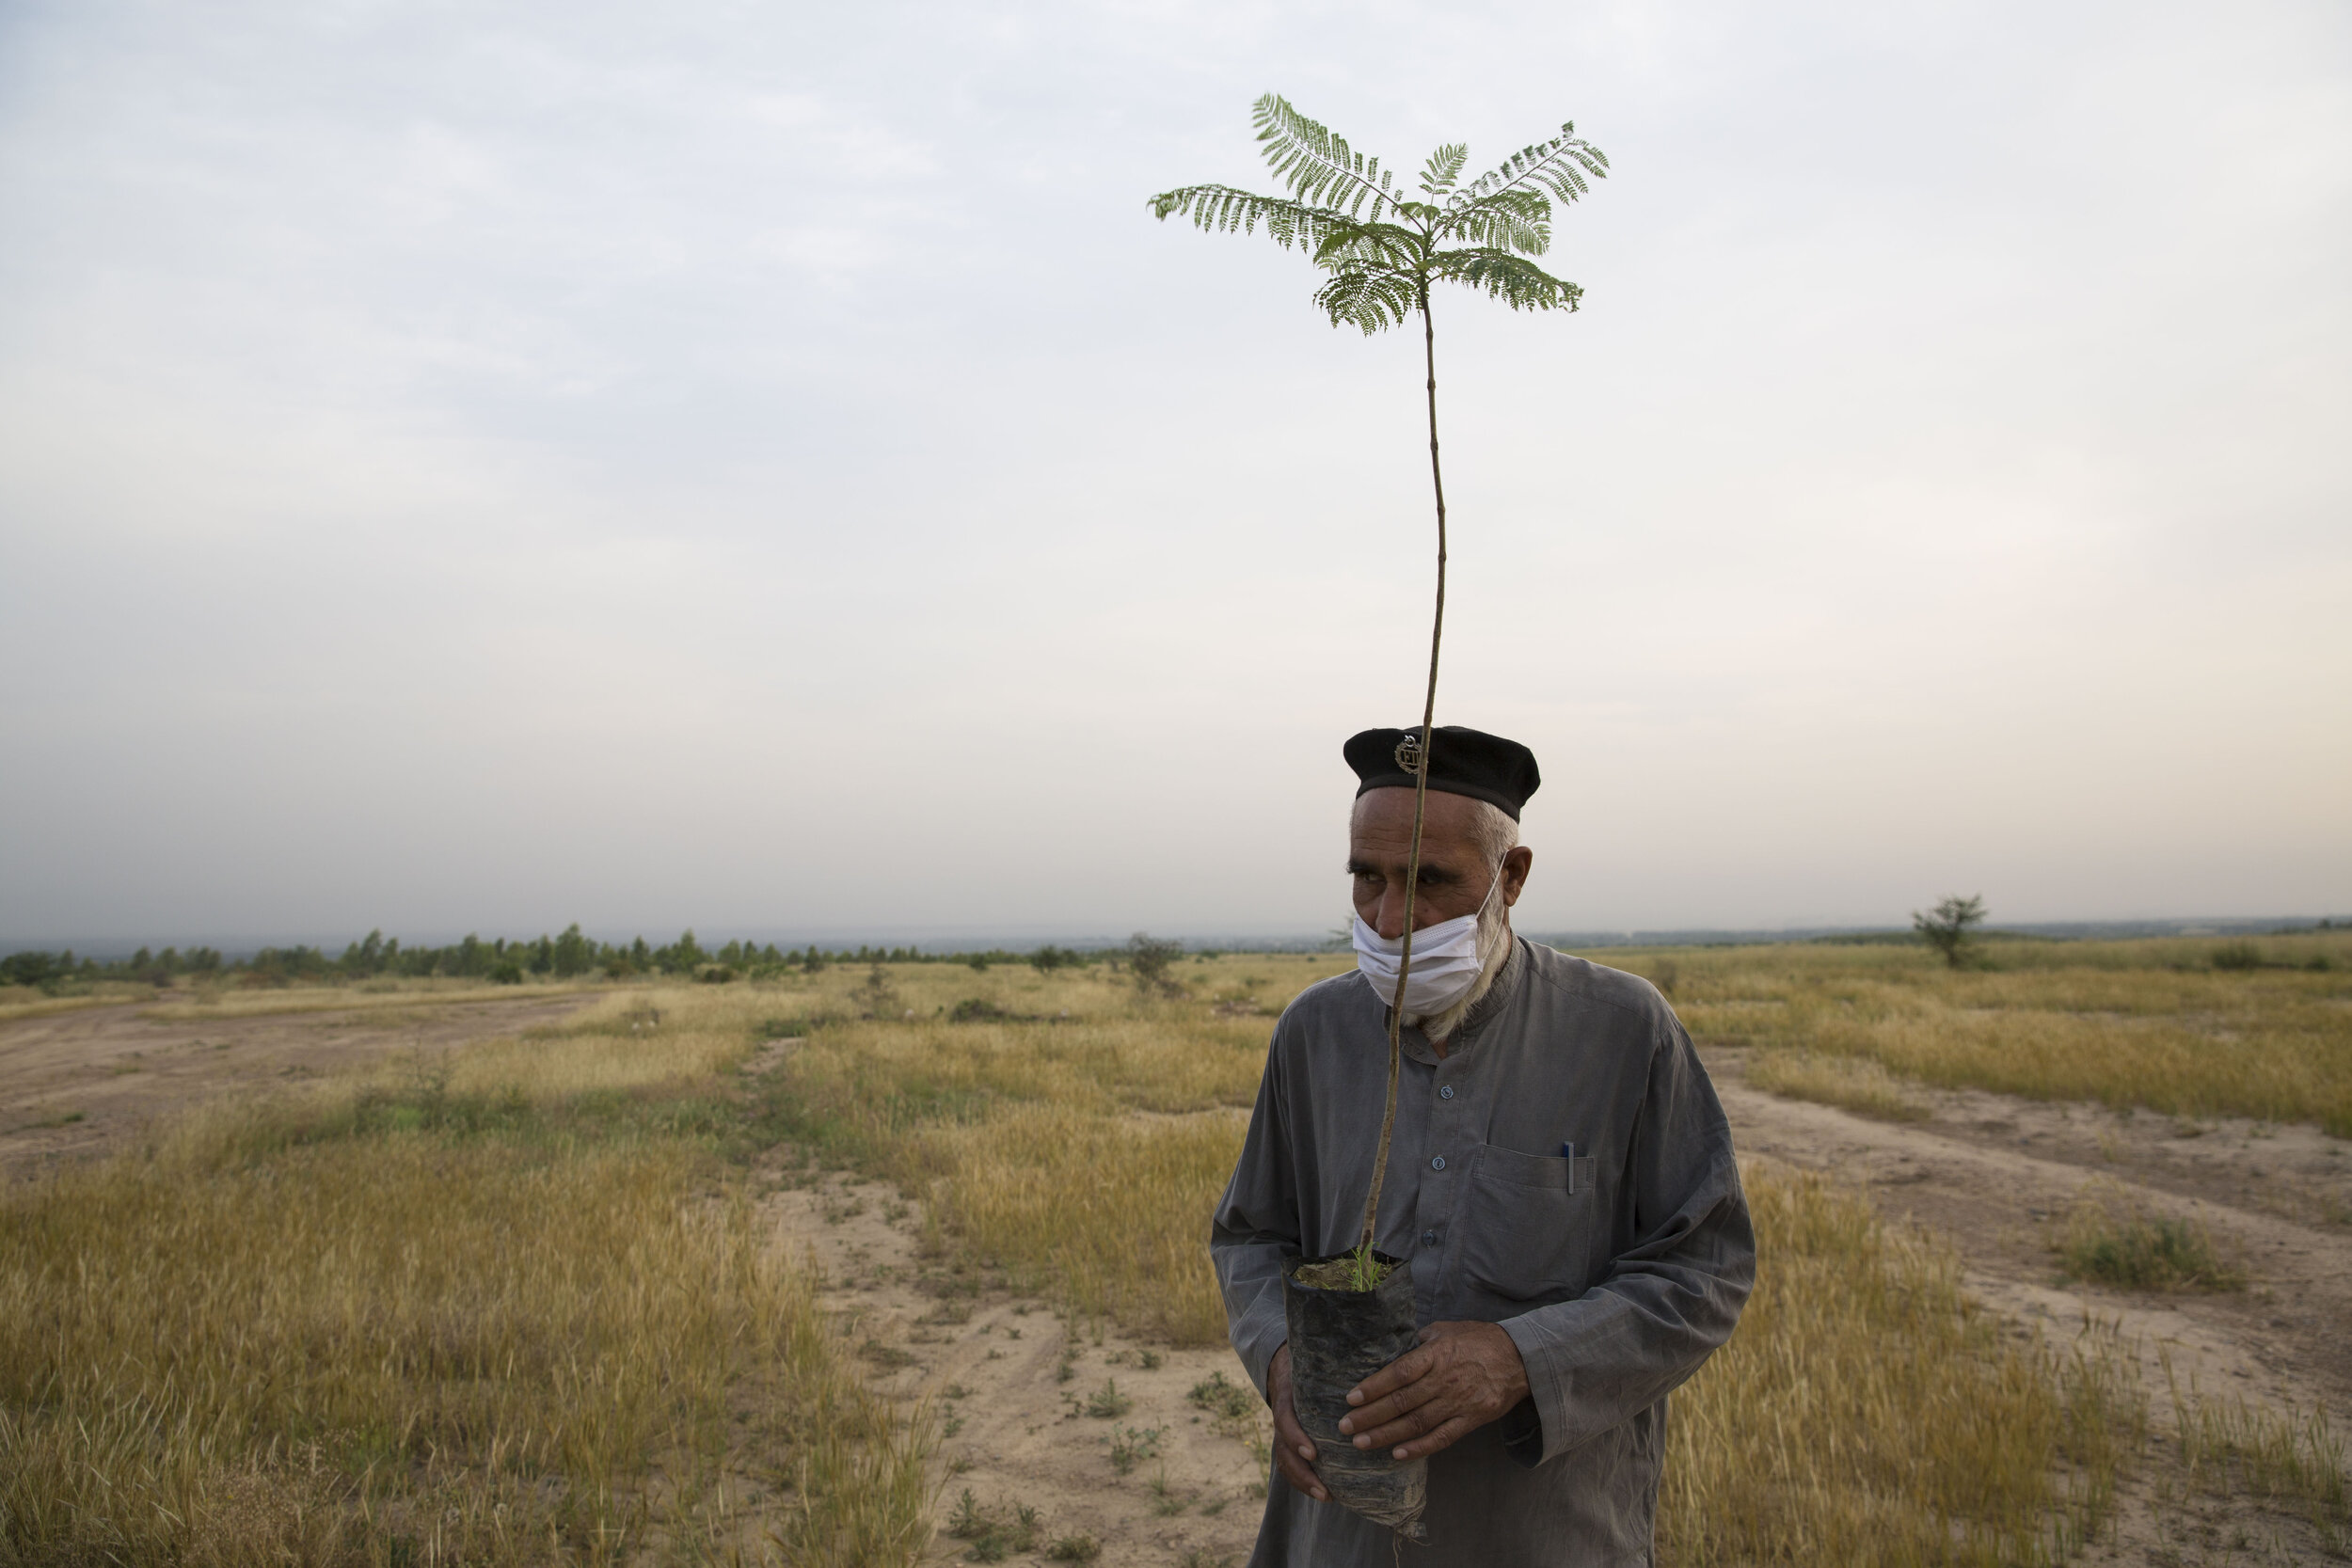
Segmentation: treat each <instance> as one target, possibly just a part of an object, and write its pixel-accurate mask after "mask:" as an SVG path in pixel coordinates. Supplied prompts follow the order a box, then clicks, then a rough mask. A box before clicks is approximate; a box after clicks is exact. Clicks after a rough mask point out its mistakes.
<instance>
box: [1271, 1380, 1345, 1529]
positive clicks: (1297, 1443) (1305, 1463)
mask: <svg viewBox="0 0 2352 1568" xmlns="http://www.w3.org/2000/svg"><path fill="white" fill-rule="evenodd" d="M1265 1393H1266V1402H1267V1403H1268V1404H1271V1405H1272V1406H1273V1407H1274V1467H1275V1468H1276V1469H1278V1470H1279V1471H1281V1472H1282V1479H1283V1480H1284V1481H1289V1482H1290V1483H1291V1485H1292V1487H1294V1488H1295V1490H1297V1491H1300V1492H1304V1493H1305V1494H1307V1496H1309V1497H1312V1498H1313V1499H1314V1500H1315V1501H1317V1502H1319V1503H1327V1502H1329V1501H1330V1500H1331V1494H1330V1493H1328V1492H1326V1491H1325V1490H1324V1489H1323V1482H1322V1481H1320V1480H1318V1479H1316V1476H1315V1446H1314V1444H1313V1443H1312V1442H1311V1441H1310V1440H1309V1439H1308V1436H1307V1431H1306V1428H1304V1427H1302V1426H1300V1425H1299V1424H1298V1412H1297V1411H1296V1410H1295V1409H1293V1408H1292V1407H1291V1348H1290V1346H1288V1345H1284V1346H1283V1347H1282V1348H1281V1349H1280V1350H1278V1351H1276V1352H1275V1353H1274V1359H1273V1360H1272V1361H1269V1362H1267V1363H1266V1370H1265Z"/></svg>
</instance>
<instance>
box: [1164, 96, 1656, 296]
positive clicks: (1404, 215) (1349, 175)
mask: <svg viewBox="0 0 2352 1568" xmlns="http://www.w3.org/2000/svg"><path fill="white" fill-rule="evenodd" d="M1250 119H1251V123H1252V124H1254V125H1255V126H1256V127H1257V131H1258V142H1259V150H1260V152H1261V153H1262V154H1263V156H1264V158H1265V161H1266V166H1267V167H1268V168H1269V169H1271V170H1272V171H1273V173H1274V177H1275V179H1276V180H1277V181H1279V182H1280V183H1281V184H1282V186H1283V188H1284V189H1285V190H1286V191H1287V192H1288V193H1289V194H1288V195H1286V196H1262V195H1259V194H1258V193H1256V192H1253V191H1245V190H1239V189H1236V188H1235V187H1233V186H1231V185H1184V186H1180V187H1179V188H1177V189H1175V190H1172V191H1163V192H1161V193H1160V194H1159V195H1158V196H1155V197H1153V198H1151V209H1152V216H1154V217H1156V218H1159V219H1161V220H1162V221H1163V222H1165V221H1166V220H1167V219H1168V218H1171V217H1181V218H1186V219H1189V220H1190V221H1191V222H1192V224H1193V225H1194V227H1196V228H1198V229H1200V230H1203V231H1205V232H1209V233H1243V234H1254V233H1256V232H1257V231H1258V230H1260V229H1261V228H1263V229H1264V230H1265V231H1266V234H1267V235H1268V236H1269V237H1270V238H1271V239H1273V240H1274V242H1275V243H1276V244H1278V245H1281V246H1282V247H1283V248H1284V249H1285V250H1287V249H1289V248H1291V247H1292V246H1293V245H1296V246H1298V247H1300V248H1301V249H1303V250H1305V251H1306V253H1307V254H1308V256H1309V257H1310V258H1311V259H1312V260H1313V261H1314V263H1315V265H1316V266H1317V267H1319V268H1321V269H1322V270H1323V271H1324V272H1325V273H1326V274H1327V277H1326V278H1325V280H1324V284H1323V286H1322V287H1321V288H1320V289H1318V290H1316V291H1315V295H1314V303H1315V307H1316V309H1320V310H1322V311H1323V312H1324V313H1325V314H1326V315H1327V316H1329V317H1330V319H1331V325H1334V326H1355V327H1359V328H1360V329H1361V330H1363V331H1365V332H1367V333H1371V332H1379V331H1382V330H1385V329H1386V328H1388V327H1391V326H1398V325H1403V324H1404V322H1405V321H1406V318H1407V317H1409V316H1410V315H1412V314H1413V312H1414V311H1415V310H1417V309H1427V307H1428V301H1429V288H1430V285H1431V284H1432V283H1438V282H1455V283H1463V284H1467V285H1469V286H1470V287H1471V288H1474V289H1478V290H1481V291H1483V292H1485V293H1486V294H1487V295H1489V296H1490V297H1492V298H1495V299H1499V300H1501V301H1502V302H1503V303H1504V304H1506V305H1508V306H1510V307H1511V308H1512V309H1515V310H1573V309H1576V308H1577V302H1578V301H1579V300H1580V299H1581V298H1582V296H1583V291H1582V290H1581V289H1580V288H1578V287H1577V286H1576V285H1575V284H1573V283H1570V282H1568V281H1566V280H1565V279H1564V278H1558V277H1552V276H1551V275H1550V274H1549V273H1548V272H1545V271H1544V270H1543V269H1542V268H1541V267H1538V266H1536V265H1534V262H1533V261H1529V260H1528V258H1530V257H1534V256H1542V255H1544V254H1546V253H1547V252H1549V250H1550V248H1551V221H1552V214H1553V212H1554V209H1555V205H1561V206H1565V205H1566V204H1567V203H1569V202H1572V201H1575V200H1577V199H1578V198H1581V197H1582V196H1583V195H1584V194H1585V193H1586V192H1587V191H1588V190H1589V189H1590V188H1591V182H1592V181H1594V180H1599V179H1604V178H1606V177H1607V175H1608V170H1609V160H1608V158H1607V157H1606V156H1604V155H1603V154H1602V152H1601V150H1600V149H1598V148H1597V147H1594V146H1593V145H1592V144H1591V143H1589V142H1587V141H1585V140H1584V139H1583V138H1582V137H1581V136H1579V135H1576V125H1575V122H1574V121H1569V122H1566V123H1565V124H1563V125H1562V126H1561V127H1560V135H1557V136H1554V137H1552V138H1550V139H1549V140H1548V141H1543V142H1537V143H1535V144H1534V145H1532V146H1529V147H1524V148H1521V149H1520V150H1518V151H1517V152H1514V153H1513V154H1511V156H1510V157H1508V158H1505V159H1504V160H1503V161H1502V163H1501V164H1500V165H1498V166H1495V167H1494V168H1492V169H1490V170H1488V171H1487V172H1486V173H1485V174H1482V175H1480V176H1479V177H1478V178H1477V179H1475V180H1473V181H1471V182H1470V183H1468V184H1463V183H1461V176H1462V170H1463V169H1464V167H1466V166H1468V164H1469V162H1470V149H1469V148H1468V147H1466V146H1464V145H1462V144H1461V143H1458V142H1449V143H1447V144H1446V145H1445V146H1442V147H1440V148H1438V150H1436V151H1435V152H1433V153H1431V154H1430V155H1429V160H1428V162H1427V163H1426V164H1424V165H1423V166H1422V171H1421V178H1420V180H1419V182H1418V185H1419V189H1420V192H1421V194H1422V196H1424V197H1426V198H1428V199H1427V200H1424V201H1416V200H1414V199H1412V198H1410V196H1408V195H1407V194H1406V192H1405V191H1402V190H1400V189H1398V188H1397V185H1396V178H1395V171H1394V170H1393V169H1390V168H1383V167H1382V166H1381V165H1380V160H1379V159H1377V158H1373V157H1367V156H1365V155H1364V154H1363V153H1360V152H1359V151H1357V150H1355V149H1354V148H1352V147H1350V146H1349V145H1348V144H1347V139H1346V138H1345V137H1344V136H1341V135H1337V134H1336V133H1334V132H1333V131H1332V130H1331V128H1330V127H1328V126H1327V125H1325V124H1323V123H1322V122H1321V121H1319V120H1316V119H1311V118H1310V117H1309V116H1307V115H1305V114H1302V113H1301V112H1300V111H1299V110H1298V109H1297V108H1296V107H1295V106H1294V105H1293V104H1292V103H1290V102H1289V101H1288V100H1286V99H1284V98H1283V97H1282V96H1281V95H1280V94H1279V93H1271V92H1270V93H1267V94H1266V95H1265V96H1264V97H1263V98H1261V99H1259V100H1258V102H1257V103H1256V104H1255V105H1254V106H1253V107H1252V109H1251V115H1250Z"/></svg>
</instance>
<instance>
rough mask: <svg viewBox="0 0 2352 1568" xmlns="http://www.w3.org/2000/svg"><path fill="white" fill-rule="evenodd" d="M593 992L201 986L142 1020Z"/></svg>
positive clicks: (462, 986)
mask: <svg viewBox="0 0 2352 1568" xmlns="http://www.w3.org/2000/svg"><path fill="white" fill-rule="evenodd" d="M139 989H140V991H141V993H142V995H143V996H152V995H154V994H155V992H154V991H153V990H151V988H148V987H144V986H143V987H141V988H139ZM596 989H598V988H597V987H596V986H595V985H593V984H590V983H587V982H582V981H550V982H542V981H530V982H526V983H524V984H521V985H514V986H486V985H484V984H482V983H481V982H479V981H475V980H370V981H367V982H364V983H363V984H360V985H357V986H350V985H340V986H290V987H287V988H286V989H284V990H275V989H270V990H243V989H240V988H236V987H230V986H215V985H201V986H198V987H196V988H195V989H194V990H193V992H192V993H191V992H189V991H184V990H176V989H175V990H172V991H171V992H169V993H168V994H169V995H170V996H171V998H172V1000H169V1001H158V1002H156V1003H155V1005H154V1006H151V1007H149V1008H147V1009H146V1011H145V1013H144V1015H143V1016H145V1017H148V1018H152V1019H159V1020H163V1021H165V1022H174V1023H188V1022H204V1021H207V1020H211V1019H217V1018H274V1017H277V1016H278V1015H280V1014H286V1013H322V1012H338V1013H340V1012H353V1013H382V1012H394V1011H398V1010H400V1009H403V1008H407V1007H440V1006H449V1005H451V1004H453V1003H458V1002H519V1001H523V1000H525V999H532V1000H543V999H545V998H547V997H550V996H567V995H571V994H573V993H575V992H578V991H584V990H596Z"/></svg>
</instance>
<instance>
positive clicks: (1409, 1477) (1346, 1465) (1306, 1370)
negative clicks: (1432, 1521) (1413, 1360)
mask: <svg viewBox="0 0 2352 1568" xmlns="http://www.w3.org/2000/svg"><path fill="white" fill-rule="evenodd" d="M1373 1257H1374V1258H1375V1260H1377V1261H1378V1262H1379V1263H1380V1264H1381V1266H1382V1267H1383V1268H1384V1269H1385V1271H1386V1272H1385V1273H1384V1274H1383V1275H1382V1276H1381V1279H1380V1282H1379V1284H1377V1285H1376V1286H1375V1287H1374V1288H1373V1289H1371V1290H1369V1291H1357V1290H1351V1289H1348V1288H1346V1287H1347V1284H1348V1282H1349V1280H1350V1278H1351V1277H1352V1275H1353V1272H1354V1271H1353V1268H1352V1263H1353V1259H1351V1258H1350V1257H1349V1256H1348V1255H1346V1254H1342V1255H1341V1256H1339V1257H1336V1258H1295V1259H1291V1260H1290V1261H1289V1262H1287V1263H1285V1264H1284V1265H1283V1268H1282V1316H1283V1319H1284V1321H1285V1322H1286V1323H1288V1324H1289V1325H1290V1349H1291V1403H1292V1405H1293V1406H1294V1407H1295V1409H1296V1410H1297V1412H1298V1424H1299V1425H1300V1426H1301V1427H1304V1428H1305V1429H1306V1432H1307V1438H1308V1441H1310V1442H1311V1443H1313V1444H1314V1446H1315V1474H1316V1475H1318V1476H1320V1477H1321V1478H1322V1479H1323V1484H1324V1488H1325V1490H1327V1491H1328V1492H1329V1493H1330V1494H1331V1499H1332V1501H1334V1502H1336V1503H1339V1504H1340V1505H1342V1506H1343V1507H1345V1508H1349V1509H1353V1510H1354V1511H1355V1512H1357V1513H1360V1514H1362V1515H1363V1516H1364V1517H1365V1518H1367V1519H1371V1520H1373V1521H1375V1523H1378V1524H1383V1525H1386V1526H1388V1527H1389V1528H1391V1529H1393V1530H1395V1531H1396V1532H1397V1533H1398V1534H1400V1535H1402V1536H1404V1537H1405V1538H1406V1540H1408V1541H1422V1540H1426V1539H1427V1538H1428V1532H1427V1531H1426V1530H1424V1529H1423V1528H1422V1522H1421V1511H1422V1504H1423V1503H1424V1502H1426V1501H1427V1499H1428V1494H1429V1461H1427V1460H1426V1459H1411V1460H1406V1461H1405V1462H1404V1463H1403V1464H1399V1463H1398V1462H1397V1461H1396V1460H1395V1459H1393V1458H1391V1450H1390V1449H1369V1450H1367V1449H1359V1448H1357V1447H1356V1445H1355V1442H1354V1441H1353V1440H1352V1439H1351V1438H1349V1437H1347V1436H1346V1435H1344V1434H1343V1433H1341V1431H1340V1419H1341V1418H1343V1417H1344V1416H1346V1415H1347V1414H1348V1412H1349V1411H1350V1410H1351V1409H1353V1408H1354V1407H1353V1406H1351V1405H1350V1404H1349V1403H1348V1402H1347V1391H1348V1390H1349V1389H1350V1388H1353V1387H1355V1386H1357V1385H1358V1384H1359V1383H1361V1382H1363V1381H1364V1379H1366V1378H1368V1377H1370V1376H1371V1375H1372V1374H1373V1373H1375V1372H1376V1371H1378V1370H1380V1369H1381V1368H1383V1367H1385V1366H1387V1365H1388V1364H1389V1363H1390V1362H1391V1361H1393V1360H1395V1359H1396V1358H1397V1357H1398V1356H1400V1355H1403V1354H1405V1353H1406V1351H1409V1350H1411V1349H1412V1348H1413V1346H1414V1344H1415V1343H1416V1342H1417V1338H1416V1336H1417V1332H1418V1328H1419V1325H1418V1324H1417V1323H1415V1321H1414V1317H1413V1271H1412V1270H1411V1269H1409V1268H1407V1267H1406V1265H1405V1263H1404V1262H1403V1261H1402V1260H1401V1259H1395V1258H1391V1257H1390V1256H1389V1255H1388V1254H1386V1253H1377V1252H1376V1253H1375V1254H1373ZM1332 1265H1338V1266H1337V1267H1336V1268H1335V1267H1333V1266H1332ZM1302 1276H1303V1277H1302ZM1334 1287H1337V1288H1334Z"/></svg>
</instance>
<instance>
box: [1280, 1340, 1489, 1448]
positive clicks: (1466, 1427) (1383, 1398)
mask: <svg viewBox="0 0 2352 1568" xmlns="http://www.w3.org/2000/svg"><path fill="white" fill-rule="evenodd" d="M1284 1354H1285V1355H1287V1354H1288V1347H1285V1348H1284ZM1282 1374H1283V1394H1284V1399H1283V1404H1284V1405H1285V1406H1287V1405H1288V1404H1289V1398H1288V1395H1289V1392H1290V1363H1289V1362H1288V1361H1287V1360H1284V1361H1283V1362H1282ZM1268 1381H1269V1382H1271V1379H1269V1380H1268ZM1525 1398H1527V1364H1526V1363H1525V1362H1523V1361H1521V1360H1520V1359H1519V1347H1518V1345H1516V1344H1514V1343H1512V1342H1511V1337H1510V1336H1509V1335H1508V1334H1505V1333H1504V1332H1503V1331H1502V1329H1501V1328H1499V1327H1497V1326H1496V1325H1495V1324H1493V1323H1431V1324H1430V1325H1429V1326H1428V1327H1427V1328H1424V1329H1422V1331H1421V1344H1420V1345H1419V1347H1418V1348H1416V1349H1413V1350H1409V1351H1406V1353H1405V1354H1403V1355H1400V1356H1398V1357H1397V1358H1396V1359H1395V1360H1394V1361H1391V1362H1390V1363H1389V1364H1388V1365H1387V1366H1385V1367H1383V1368H1381V1369H1380V1370H1378V1371H1376V1372H1375V1373H1373V1374H1372V1375H1371V1376H1370V1377H1368V1378H1366V1379H1364V1381H1363V1382H1361V1383H1359V1384H1358V1385H1357V1386H1355V1387H1354V1388H1352V1389H1350V1390H1348V1395H1347V1402H1348V1403H1350V1404H1352V1405H1354V1406H1356V1409H1355V1410H1354V1411H1352V1412H1350V1413H1349V1414H1348V1415H1347V1416H1346V1417H1345V1418H1343V1419H1342V1420H1341V1422H1340V1430H1341V1431H1342V1432H1343V1433H1347V1434H1348V1436H1349V1437H1350V1438H1352V1439H1353V1440H1354V1441H1355V1444H1356V1446H1357V1447H1358V1448H1359V1449H1377V1448H1390V1447H1393V1448H1394V1449H1395V1450H1396V1457H1397V1458H1399V1459H1420V1458H1422V1457H1423V1456H1424V1455H1427V1454H1433V1453H1436V1452H1437V1451H1438V1449H1449V1448H1452V1447H1453V1446H1454V1444H1455V1443H1458V1442H1460V1441H1461V1440H1462V1439H1463V1438H1464V1437H1466V1436H1468V1435H1469V1434H1470V1433H1473V1432H1475V1431H1477V1430H1478V1429H1479V1428H1480V1427H1483V1426H1485V1425H1486V1423H1487V1422H1488V1421H1492V1420H1497V1419H1500V1418H1502V1415H1503V1413H1504V1412H1506V1411H1508V1410H1509V1409H1511V1407H1512V1406H1514V1405H1516V1404H1518V1402H1519V1401H1521V1400H1523V1399H1525ZM1275 1422H1276V1427H1277V1430H1278V1431H1279V1427H1280V1422H1281V1418H1280V1417H1279V1416H1277V1417H1276V1418H1275Z"/></svg>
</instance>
